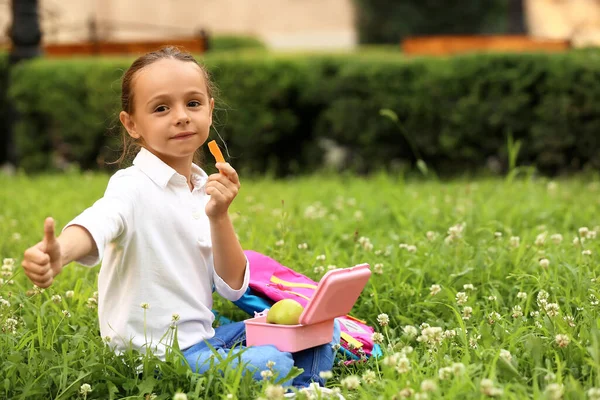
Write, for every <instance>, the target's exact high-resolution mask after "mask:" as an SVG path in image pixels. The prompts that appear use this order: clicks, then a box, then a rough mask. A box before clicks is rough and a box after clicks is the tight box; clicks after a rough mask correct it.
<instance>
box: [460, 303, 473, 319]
mask: <svg viewBox="0 0 600 400" xmlns="http://www.w3.org/2000/svg"><path fill="white" fill-rule="evenodd" d="M472 314H473V308H472V307H469V306H466V307H465V308H463V312H462V319H464V320H468V319H470V318H471V316H472Z"/></svg>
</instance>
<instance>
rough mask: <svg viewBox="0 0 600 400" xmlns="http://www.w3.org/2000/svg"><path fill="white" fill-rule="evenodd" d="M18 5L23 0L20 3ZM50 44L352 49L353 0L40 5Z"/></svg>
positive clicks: (56, 1)
mask: <svg viewBox="0 0 600 400" xmlns="http://www.w3.org/2000/svg"><path fill="white" fill-rule="evenodd" d="M17 1H18V0H17ZM39 5H40V10H39V11H40V16H41V25H42V30H43V33H44V38H43V40H44V42H45V43H69V42H79V41H86V40H90V36H91V35H97V38H98V39H100V40H110V41H139V40H164V39H165V38H169V37H190V36H193V35H194V34H196V33H197V31H198V30H200V29H204V30H205V31H207V32H208V33H209V34H211V35H220V34H224V35H231V34H233V35H251V36H256V37H258V38H260V39H262V40H263V41H264V42H265V43H266V44H267V45H268V46H269V47H271V48H275V49H294V48H309V49H310V48H314V49H327V48H341V49H343V48H351V47H353V46H354V45H355V43H356V34H355V30H354V7H353V5H352V0H260V1H256V0H169V1H162V2H159V1H148V0H39ZM10 16H11V12H10V0H0V36H3V38H2V40H3V41H5V42H6V41H8V37H7V36H6V32H7V29H8V26H9V24H10Z"/></svg>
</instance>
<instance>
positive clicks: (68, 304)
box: [0, 172, 600, 399]
mask: <svg viewBox="0 0 600 400" xmlns="http://www.w3.org/2000/svg"><path fill="white" fill-rule="evenodd" d="M107 180H108V177H107V176H105V175H96V174H80V173H76V172H74V173H69V174H65V175H60V176H55V175H52V176H39V177H26V176H16V177H11V178H7V177H0V187H1V188H2V189H1V190H0V238H1V239H0V258H12V259H14V260H15V262H14V264H15V268H14V271H13V272H10V271H9V268H8V267H5V268H4V269H3V272H4V273H6V275H12V276H3V278H4V280H5V281H9V280H12V281H14V282H13V283H5V284H4V285H3V286H1V285H0V296H2V299H3V300H4V301H8V302H9V303H10V305H6V304H5V303H4V302H3V301H1V300H0V302H1V303H4V305H0V330H1V331H0V369H1V371H2V374H1V375H0V398H10V399H21V398H27V399H35V398H40V399H50V398H51V399H75V398H87V399H92V398H94V399H95V398H98V399H107V398H131V399H144V398H150V396H149V394H151V393H154V394H156V395H157V398H161V399H171V398H173V396H174V394H175V393H176V392H184V393H187V396H188V398H190V399H192V398H202V399H214V398H239V399H245V398H258V397H263V398H267V397H268V396H267V395H269V394H271V390H272V389H269V387H270V385H271V384H272V383H270V382H257V383H254V382H251V381H250V379H249V377H246V376H243V377H242V376H241V374H240V371H229V372H227V374H226V375H225V376H224V377H222V376H221V375H219V374H217V373H214V374H206V375H197V374H192V373H191V372H189V371H188V370H187V368H186V367H185V366H183V365H181V364H180V362H179V361H180V359H179V358H178V356H177V354H173V355H172V356H171V357H170V359H169V360H168V362H164V363H163V362H158V361H157V360H155V359H152V358H151V357H141V358H140V357H138V355H136V354H134V353H133V352H132V353H129V354H126V355H124V356H121V357H117V356H115V355H113V354H112V353H111V351H110V350H108V349H107V347H106V346H104V344H103V342H102V340H101V338H100V337H99V333H98V323H97V310H96V308H95V305H94V302H93V300H88V299H90V298H93V297H94V292H95V291H96V277H97V274H98V271H99V269H98V267H96V268H92V269H89V268H85V267H83V266H80V265H76V264H73V265H70V266H69V267H67V268H66V269H65V270H64V272H63V273H62V274H61V275H60V276H59V277H57V279H56V281H55V283H54V285H53V286H52V287H51V288H49V289H47V290H45V291H43V292H42V293H39V292H35V291H33V290H32V285H31V284H30V283H29V281H28V280H27V278H26V277H25V275H24V274H23V272H22V270H21V268H20V267H19V265H20V262H21V259H22V254H23V251H24V250H25V248H27V247H28V246H31V245H33V244H34V243H36V242H37V241H39V240H40V239H41V237H42V227H43V225H42V224H43V219H44V217H46V216H48V215H52V216H53V217H54V218H55V219H56V220H57V228H58V229H60V228H62V226H64V224H66V223H67V222H68V221H69V220H70V219H71V218H73V217H74V216H75V215H76V214H78V213H79V212H80V211H82V210H83V209H84V208H85V207H87V206H89V205H91V204H92V203H93V202H94V200H96V199H97V198H99V197H100V196H101V195H102V193H103V191H104V189H105V185H106V183H107ZM599 195H600V182H599V181H598V180H596V179H590V180H586V179H584V178H583V177H581V178H575V179H571V180H564V181H562V180H561V181H558V182H557V183H552V182H550V183H549V182H548V181H547V180H544V179H533V178H526V179H525V178H524V179H520V180H519V179H517V180H511V181H508V180H501V179H479V180H477V181H474V182H467V181H460V180H459V181H453V182H445V183H441V182H437V181H428V182H412V181H405V180H403V179H402V178H398V177H393V176H389V175H374V176H371V177H370V178H363V179H361V178H355V177H350V176H337V177H329V176H320V177H310V178H298V179H295V180H288V181H273V180H268V179H264V180H254V181H248V180H245V181H243V185H242V191H241V192H240V195H239V197H238V198H237V199H236V201H235V203H234V209H233V210H232V215H233V216H234V223H235V225H236V229H237V233H238V235H239V237H240V240H241V242H242V245H243V246H244V248H246V249H254V250H257V251H261V252H263V253H266V254H268V255H270V256H272V257H274V258H276V259H278V260H279V261H281V262H282V263H283V264H284V265H287V266H289V267H292V268H295V269H297V270H299V271H301V272H303V273H306V274H307V275H308V276H310V277H312V278H313V279H319V278H320V277H321V276H322V274H323V271H326V270H327V269H328V268H329V266H336V267H348V266H352V265H355V264H358V263H363V262H367V263H369V264H370V265H371V267H372V269H373V270H374V271H375V272H376V273H374V274H373V275H372V277H371V279H370V281H369V283H368V285H367V287H366V288H365V290H364V292H363V295H362V296H361V298H360V299H359V300H358V302H357V303H356V305H355V307H354V309H353V311H352V314H353V315H355V316H357V317H359V318H362V319H366V320H367V321H368V323H369V324H371V325H373V326H375V327H376V329H377V331H378V332H380V333H382V334H383V337H384V343H383V345H382V346H383V347H384V349H385V352H386V358H383V359H380V360H374V359H371V360H369V361H368V362H366V363H362V364H355V365H351V366H347V367H344V366H336V367H335V368H334V370H333V378H332V379H330V380H329V381H328V386H330V387H339V388H340V389H341V390H342V393H343V394H344V395H345V396H346V397H347V398H349V399H352V398H355V399H369V398H373V399H378V398H382V399H390V398H392V397H393V396H394V395H398V396H400V394H399V392H400V391H401V390H403V389H406V388H410V389H412V390H414V391H415V396H416V393H422V389H421V386H422V384H423V382H425V384H424V385H423V386H425V388H426V389H427V388H429V389H432V391H430V392H428V396H429V398H459V397H460V398H461V399H478V398H483V397H485V395H484V394H483V393H482V390H483V391H485V389H486V388H488V392H489V393H492V394H494V393H493V392H495V394H499V392H498V390H500V389H501V390H502V396H501V397H502V398H509V399H510V398H514V399H521V398H528V397H530V398H560V397H552V390H553V389H556V388H562V391H563V392H564V394H563V398H569V399H582V398H585V397H586V392H587V391H588V390H589V389H591V388H594V387H599V386H600V380H599V374H598V373H599V367H600V333H599V330H598V327H599V321H598V319H597V316H598V311H599V307H600V306H599V305H598V304H597V302H598V301H597V300H596V298H597V297H600V293H598V292H599V289H600V287H599V283H598V282H597V281H596V277H597V273H598V272H597V270H598V268H597V265H598V254H599V252H600V249H599V246H598V241H599V240H600V238H598V239H595V238H592V237H589V238H587V239H586V240H585V241H584V242H583V245H581V244H578V245H574V244H573V239H574V238H579V237H580V236H581V235H580V231H579V228H580V227H584V226H587V227H589V231H594V232H595V231H596V230H600V227H598V228H596V226H597V225H600V221H599V219H600V218H599V215H598V205H599V199H600V196H599ZM463 223H464V224H465V225H464V226H463V227H464V229H463V230H462V232H460V229H458V228H453V229H451V230H452V231H453V232H455V235H454V236H453V237H452V239H447V238H448V236H449V230H450V228H451V227H454V226H458V224H463ZM428 232H429V233H428ZM544 233H546V237H545V241H543V240H542V237H543V235H544ZM554 234H561V235H562V237H563V238H564V239H563V240H562V241H561V242H560V243H555V241H554V240H556V242H558V238H557V237H554V240H552V238H551V235H554ZM581 234H583V235H586V234H585V231H584V230H581ZM587 235H590V234H587ZM592 235H593V234H592ZM517 236H518V237H519V241H518V243H517V240H516V239H514V238H513V239H511V237H517ZM590 236H591V235H590ZM542 242H543V243H542ZM302 243H306V244H307V247H308V248H307V249H300V248H299V247H298V245H299V244H302ZM401 244H404V245H403V246H401ZM411 246H414V247H411ZM301 247H303V246H301ZM583 250H589V251H591V254H590V255H587V254H582V252H583ZM323 255H324V257H325V259H324V260H322V258H323V257H322V256H323ZM543 258H545V259H547V260H548V261H549V265H548V266H547V267H546V268H544V267H542V266H541V265H540V264H544V262H542V263H540V259H543ZM432 285H440V291H439V293H437V294H435V295H432V294H431V293H430V291H431V290H432V289H431V287H432ZM465 285H467V286H466V287H465ZM468 285H473V289H470V286H468ZM71 290H72V291H73V296H72V297H68V296H67V291H71ZM434 291H435V290H434ZM459 292H464V293H465V294H466V296H468V298H467V299H466V300H465V303H464V304H458V303H457V299H460V298H461V296H462V295H458V297H457V293H459ZM519 292H523V293H526V297H524V298H523V295H520V296H518V293H519ZM546 292H547V295H548V298H547V300H545V301H544V300H543V297H544V293H546ZM540 293H541V295H540ZM57 295H58V296H60V298H58V297H56V296H57ZM53 296H54V297H53ZM552 303H556V304H557V305H558V307H559V311H558V315H554V313H553V312H552V310H553V307H554V306H547V304H552ZM516 306H520V312H522V313H523V315H524V317H521V316H519V309H518V308H516ZM215 307H216V308H217V309H219V311H221V312H222V313H223V314H224V315H225V316H227V317H230V318H234V319H241V318H244V316H245V315H244V313H243V312H241V311H239V310H237V309H236V307H235V306H233V305H232V304H230V303H227V302H225V301H222V300H219V299H217V302H216V303H215ZM467 307H470V308H471V316H470V318H469V319H464V318H463V316H464V315H465V313H467V312H468V309H467ZM63 310H66V311H65V313H66V312H68V313H69V314H70V317H67V316H65V315H64V314H63ZM548 311H549V312H548ZM538 312H539V314H538ZM383 313H385V314H387V316H388V317H389V324H388V325H387V326H383V327H382V326H380V325H379V323H378V316H379V315H380V314H383ZM494 313H497V314H498V315H496V314H494ZM513 313H514V314H515V315H516V316H517V317H516V318H515V317H513V316H512V315H513ZM15 322H16V326H14V329H13V327H12V325H11V324H15ZM421 324H428V325H429V326H430V327H439V328H441V329H440V330H436V329H426V326H421ZM9 325H11V326H10V327H9ZM407 326H414V327H415V328H417V329H416V330H417V336H416V337H411V336H410V335H407V334H406V333H405V331H410V328H407V329H405V328H406V327H407ZM8 328H10V329H8ZM436 332H437V336H436ZM441 332H444V333H443V334H442V335H441V336H440V335H439V333H441ZM427 333H430V334H431V336H429V339H430V340H429V341H430V342H433V343H434V344H428V343H427V340H423V339H426V334H427ZM559 334H561V335H566V337H567V338H568V340H569V343H568V345H566V347H559V345H558V343H557V335H559ZM419 337H421V339H418V338H419ZM559 338H560V337H559ZM564 343H566V342H562V344H564ZM407 346H410V348H408V347H407ZM411 349H412V351H410V350H411ZM502 350H505V351H508V352H510V356H511V357H508V356H507V353H506V352H505V351H504V352H503V351H502ZM394 354H395V355H394ZM223 362H224V363H227V360H224V361H223ZM457 363H462V364H463V365H464V367H465V369H464V371H463V372H462V373H461V374H455V373H454V372H452V371H457V372H460V371H461V370H462V367H461V366H460V365H458V364H457ZM407 365H408V367H409V368H407V367H406V366H407ZM440 370H441V371H440ZM138 372H141V373H138ZM155 372H159V375H160V376H159V377H158V376H157V374H156V373H155ZM355 377H357V378H358V379H360V385H359V387H358V388H355V389H349V388H348V386H350V387H352V386H353V385H352V383H356V381H355V379H354V378H355ZM442 378H445V379H442ZM484 379H490V380H491V382H489V381H483V380H484ZM482 381H483V385H482ZM490 383H491V385H493V388H492V389H489V387H488V386H486V384H490ZM83 384H89V385H91V389H92V391H91V392H89V393H86V394H85V395H84V394H82V393H81V387H82V385H83ZM559 385H560V386H559ZM482 387H483V389H482ZM228 394H230V395H231V396H230V397H227V395H228ZM419 396H420V395H419ZM419 396H417V397H416V398H419ZM396 398H400V397H396ZM413 398H414V396H413ZM420 398H423V397H420ZM590 398H597V397H591V396H590Z"/></svg>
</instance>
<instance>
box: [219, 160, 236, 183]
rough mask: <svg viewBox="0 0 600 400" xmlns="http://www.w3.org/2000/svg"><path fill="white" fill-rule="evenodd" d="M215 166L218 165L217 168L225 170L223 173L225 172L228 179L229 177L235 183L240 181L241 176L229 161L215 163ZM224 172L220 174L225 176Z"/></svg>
mask: <svg viewBox="0 0 600 400" xmlns="http://www.w3.org/2000/svg"><path fill="white" fill-rule="evenodd" d="M215 166H216V167H217V169H218V170H219V171H221V172H223V174H225V178H226V179H229V180H230V181H231V182H233V183H235V184H239V183H240V178H239V176H238V174H237V172H236V170H235V169H234V168H233V167H232V166H231V165H230V164H229V163H222V162H218V163H216V164H215ZM223 174H218V175H221V176H223Z"/></svg>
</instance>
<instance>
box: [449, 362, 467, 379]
mask: <svg viewBox="0 0 600 400" xmlns="http://www.w3.org/2000/svg"><path fill="white" fill-rule="evenodd" d="M450 368H452V373H453V374H454V375H455V376H460V375H462V374H464V372H465V370H466V369H467V368H466V367H465V364H463V363H453V364H452V366H451V367H450Z"/></svg>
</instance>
